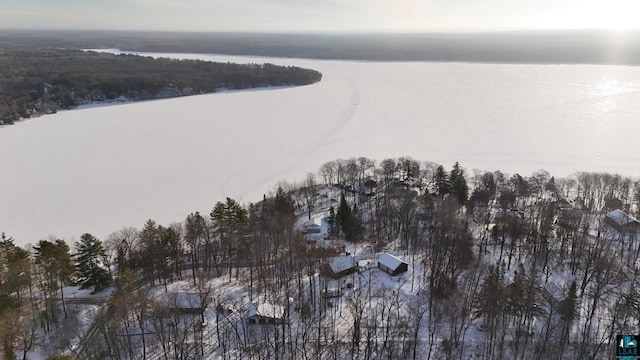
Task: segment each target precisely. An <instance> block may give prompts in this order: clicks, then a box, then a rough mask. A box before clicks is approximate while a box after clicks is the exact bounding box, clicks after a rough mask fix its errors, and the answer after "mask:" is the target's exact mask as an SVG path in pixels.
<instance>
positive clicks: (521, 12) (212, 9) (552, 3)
mask: <svg viewBox="0 0 640 360" xmlns="http://www.w3.org/2000/svg"><path fill="white" fill-rule="evenodd" d="M638 10H640V4H638V3H637V2H634V1H632V0H610V1H602V0H582V1H576V0H541V1H537V2H517V3H514V2H510V1H507V0H487V1H484V2H477V1H473V0H460V1H457V2H455V3H452V2H449V1H444V0H430V1H426V0H409V1H403V2H396V3H390V2H387V1H383V0H366V1H365V0H355V1H345V0H330V1H317V0H304V1H291V0H268V1H258V0H236V1H233V2H230V1H222V0H210V1H205V0H181V1H178V0H108V1H103V2H78V1H73V0H60V1H56V2H51V1H46V0H28V1H24V0H6V1H5V2H4V4H2V5H0V24H1V25H0V28H2V29H32V30H33V29H38V30H105V31H114V30H115V31H119V30H120V31H185V32H192V31H196V32H218V31H228V32H267V33H327V32H329V33H335V32H339V33H354V32H356V33H372V32H373V33H380V32H382V33H425V32H427V33H430V32H456V33H457V32H472V33H476V32H493V31H522V30H524V31H530V30H565V29H610V30H617V31H618V30H629V29H638V28H640V24H638V23H637V21H636V16H635V14H637V12H638Z"/></svg>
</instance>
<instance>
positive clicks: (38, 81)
mask: <svg viewBox="0 0 640 360" xmlns="http://www.w3.org/2000/svg"><path fill="white" fill-rule="evenodd" d="M0 68H1V69H2V71H0V124H12V123H13V122H14V121H16V120H19V119H20V118H29V117H33V116H38V115H41V114H49V113H54V112H56V111H57V110H58V109H71V108H74V107H76V106H78V105H81V104H86V103H90V102H96V101H97V102H100V101H115V100H116V99H118V100H123V101H124V100H126V101H137V100H150V99H160V98H169V97H176V96H186V95H195V94H204V93H212V92H215V91H218V90H221V89H249V88H257V87H268V86H297V85H307V84H312V83H315V82H318V81H320V80H321V78H322V74H321V73H319V72H318V71H315V70H309V69H302V68H298V67H293V66H276V65H273V64H246V65H244V64H243V65H241V64H232V63H214V62H208V61H201V60H174V59H168V58H160V59H154V58H151V57H142V56H137V55H114V54H108V53H95V52H86V51H79V50H59V49H46V50H40V49H27V48H18V47H8V48H1V49H0Z"/></svg>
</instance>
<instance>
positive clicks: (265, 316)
mask: <svg viewBox="0 0 640 360" xmlns="http://www.w3.org/2000/svg"><path fill="white" fill-rule="evenodd" d="M246 320H247V323H248V324H282V323H284V307H283V306H280V305H275V304H272V303H269V302H254V303H252V304H251V305H249V308H248V309H247V316H246Z"/></svg>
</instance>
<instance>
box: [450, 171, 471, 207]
mask: <svg viewBox="0 0 640 360" xmlns="http://www.w3.org/2000/svg"><path fill="white" fill-rule="evenodd" d="M449 193H450V194H452V195H453V196H455V198H456V199H457V200H458V203H459V204H460V205H464V204H466V203H467V200H468V199H469V186H468V185H467V180H466V179H465V176H464V170H463V169H462V168H461V167H460V164H459V163H458V162H457V161H456V163H455V164H454V165H453V169H452V170H451V174H450V175H449Z"/></svg>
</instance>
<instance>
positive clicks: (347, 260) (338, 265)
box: [329, 256, 356, 274]
mask: <svg viewBox="0 0 640 360" xmlns="http://www.w3.org/2000/svg"><path fill="white" fill-rule="evenodd" d="M329 266H330V267H331V271H333V273H334V274H337V273H340V272H343V271H345V270H348V269H351V268H352V267H354V266H356V259H355V258H354V257H353V256H343V257H340V258H337V259H335V260H333V261H332V262H331V263H330V264H329Z"/></svg>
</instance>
